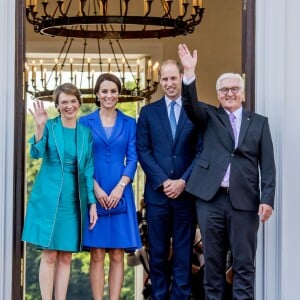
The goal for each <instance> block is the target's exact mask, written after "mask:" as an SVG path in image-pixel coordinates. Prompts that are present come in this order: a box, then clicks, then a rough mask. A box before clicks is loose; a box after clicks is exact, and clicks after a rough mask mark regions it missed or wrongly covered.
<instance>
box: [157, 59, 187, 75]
mask: <svg viewBox="0 0 300 300" xmlns="http://www.w3.org/2000/svg"><path fill="white" fill-rule="evenodd" d="M166 65H175V66H176V67H177V68H178V71H179V73H180V74H183V67H182V65H181V64H180V63H179V62H178V61H176V60H173V59H168V60H165V61H164V62H163V63H162V64H161V66H160V68H159V70H158V74H159V77H160V76H161V70H162V68H163V67H165V66H166Z"/></svg>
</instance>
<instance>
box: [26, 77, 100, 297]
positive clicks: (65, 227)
mask: <svg viewBox="0 0 300 300" xmlns="http://www.w3.org/2000/svg"><path fill="white" fill-rule="evenodd" d="M53 100H54V103H55V106H56V107H57V109H58V111H59V114H60V115H59V116H58V117H56V118H54V119H51V120H48V115H47V112H46V111H45V109H44V105H43V102H37V103H35V104H34V109H33V110H30V112H31V114H32V115H33V117H34V120H35V123H36V131H35V135H34V136H33V138H32V139H31V140H30V143H31V148H30V155H31V157H32V158H34V159H38V158H42V165H41V168H40V171H39V173H38V175H37V178H36V180H35V183H34V186H33V188H32V192H31V194H30V198H29V201H28V205H27V211H26V218H25V223H24V229H23V235H22V240H23V241H26V242H29V243H31V244H34V245H36V246H37V247H38V248H39V249H42V255H41V262H40V271H39V282H40V290H41V296H42V299H52V294H53V286H54V289H55V299H66V295H67V288H68V283H69V276H70V266H71V259H72V252H78V251H79V250H80V249H81V244H82V229H83V225H84V223H85V218H86V217H87V215H89V216H88V220H87V222H89V223H91V227H92V226H94V224H95V223H96V221H97V218H98V217H97V212H96V204H95V203H96V198H95V196H94V188H93V185H94V179H93V175H94V165H93V152H92V151H93V150H92V137H91V134H90V131H89V130H88V129H87V128H86V127H84V126H82V125H80V124H78V123H77V121H76V116H77V113H78V111H79V107H80V105H81V95H80V92H79V90H78V89H77V88H76V87H75V86H74V85H73V84H70V83H65V84H63V85H61V86H59V87H57V89H56V90H55V92H54V94H53ZM88 205H89V209H88Z"/></svg>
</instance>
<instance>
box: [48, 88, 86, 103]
mask: <svg viewBox="0 0 300 300" xmlns="http://www.w3.org/2000/svg"><path fill="white" fill-rule="evenodd" d="M61 93H65V94H67V95H74V96H75V97H76V98H77V100H78V102H79V105H81V104H82V99H81V93H80V91H79V89H78V88H77V87H76V86H75V85H74V84H72V83H64V84H61V85H59V86H58V87H57V88H56V89H55V91H54V92H53V95H52V99H53V102H54V104H55V107H57V106H58V98H59V95H60V94H61Z"/></svg>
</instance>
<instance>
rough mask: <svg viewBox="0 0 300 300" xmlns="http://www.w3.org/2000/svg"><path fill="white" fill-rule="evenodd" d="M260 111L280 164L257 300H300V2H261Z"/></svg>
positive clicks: (264, 241)
mask: <svg viewBox="0 0 300 300" xmlns="http://www.w3.org/2000/svg"><path fill="white" fill-rule="evenodd" d="M256 3H257V9H256V12H257V16H256V41H257V43H256V107H257V110H258V111H259V112H261V113H263V114H265V115H267V116H268V117H269V121H270V125H271V130H272V135H273V141H274V148H275V155H276V164H277V196H276V206H275V213H274V215H273V218H272V220H271V222H270V223H269V224H267V225H266V226H264V227H262V228H261V232H260V247H259V250H258V261H257V297H256V299H258V300H260V299H267V300H277V299H278V300H297V299H300V298H299V278H300V260H299V258H298V257H299V253H300V240H299V234H298V226H299V225H300V215H299V211H300V199H299V186H300V181H299V179H300V176H299V169H300V158H299V150H300V134H299V129H300V117H299V116H298V114H299V111H300V99H299V91H300V89H299V88H300V76H299V70H300V19H299V11H300V1H299V0H264V1H259V0H257V1H256Z"/></svg>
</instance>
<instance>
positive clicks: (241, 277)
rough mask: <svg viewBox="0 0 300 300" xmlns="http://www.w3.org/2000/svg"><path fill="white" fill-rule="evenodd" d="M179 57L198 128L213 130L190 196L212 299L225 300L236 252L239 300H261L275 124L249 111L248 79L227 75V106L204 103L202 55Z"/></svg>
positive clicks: (223, 81) (182, 52) (223, 100)
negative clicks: (258, 282)
mask: <svg viewBox="0 0 300 300" xmlns="http://www.w3.org/2000/svg"><path fill="white" fill-rule="evenodd" d="M178 54H179V57H180V60H181V63H182V65H183V68H184V78H183V94H182V101H183V106H184V109H185V110H186V112H187V114H188V116H189V118H190V119H191V120H192V121H193V123H194V124H197V126H200V127H202V128H205V133H204V137H203V149H202V152H201V157H200V159H199V160H198V161H197V162H196V164H195V167H194V169H193V172H192V174H191V176H190V179H189V181H188V183H187V188H186V190H187V191H188V192H190V193H192V194H193V195H195V196H196V197H197V200H196V208H197V216H198V223H199V225H200V230H201V234H202V239H203V250H204V257H205V271H204V272H205V275H204V285H205V293H206V297H207V298H206V299H211V300H212V299H214V300H221V299H224V288H225V268H226V254H227V250H228V249H230V250H231V253H232V268H233V286H232V297H233V299H238V300H242V299H254V280H255V253H256V246H257V230H258V227H259V219H260V221H261V222H265V221H267V220H268V218H269V217H270V216H271V214H272V211H273V205H274V194H275V163H274V154H273V145H272V140H271V134H270V129H269V125H268V120H267V118H266V117H264V116H261V115H258V114H256V113H252V112H248V111H246V110H245V109H244V108H243V107H242V101H243V97H244V81H243V79H242V77H241V76H240V75H238V74H234V73H225V74H223V75H221V76H220V77H219V79H218V80H217V84H216V89H217V95H218V100H219V102H220V107H219V108H217V107H214V106H211V105H208V104H205V103H203V102H198V98H197V92H196V85H195V67H196V63H197V52H196V50H195V51H194V52H193V53H192V54H191V53H190V52H189V49H188V48H187V46H186V45H184V44H180V45H179V47H178ZM230 118H232V119H231V121H230ZM231 122H232V123H233V125H231Z"/></svg>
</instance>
